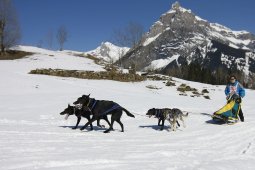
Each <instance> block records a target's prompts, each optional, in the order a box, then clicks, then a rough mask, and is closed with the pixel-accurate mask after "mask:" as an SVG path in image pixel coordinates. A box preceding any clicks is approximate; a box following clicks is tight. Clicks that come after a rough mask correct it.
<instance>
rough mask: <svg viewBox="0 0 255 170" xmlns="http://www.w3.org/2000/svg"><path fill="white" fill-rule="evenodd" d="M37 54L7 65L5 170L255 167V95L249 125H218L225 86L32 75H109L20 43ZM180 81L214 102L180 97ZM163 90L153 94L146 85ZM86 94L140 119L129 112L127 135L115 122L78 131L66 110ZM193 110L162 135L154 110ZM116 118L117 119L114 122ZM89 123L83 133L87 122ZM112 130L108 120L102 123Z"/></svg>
mask: <svg viewBox="0 0 255 170" xmlns="http://www.w3.org/2000/svg"><path fill="white" fill-rule="evenodd" d="M17 49H19V50H24V51H28V52H33V53H34V54H33V55H31V56H27V57H25V58H22V59H18V60H0V77H1V83H0V102H1V104H0V146H1V148H0V150H1V152H0V153H1V154H0V169H1V170H35V169H36V170H71V169H75V170H84V169H89V170H94V169H97V170H116V169H121V170H138V169H141V170H143V169H146V170H154V169H165V170H167V169H174V170H190V169H194V170H197V169H200V170H216V169H221V170H228V169H238V170H253V169H254V167H255V165H254V161H255V137H254V134H255V126H254V124H255V114H254V113H255V107H254V100H255V97H254V96H255V95H254V90H248V89H247V90H246V96H245V97H244V99H243V105H242V107H243V112H244V116H245V122H240V123H237V124H235V125H218V124H213V123H212V121H211V117H210V114H212V113H213V112H214V111H216V110H218V109H219V108H220V107H222V106H223V105H224V104H225V102H226V101H225V94H224V86H213V85H208V84H202V83H197V82H191V81H185V80H181V79H177V78H173V80H174V81H175V83H176V86H165V84H164V81H152V80H147V81H143V82H136V83H127V82H126V83H124V82H117V81H109V80H86V79H76V78H68V77H54V76H46V75H33V74H28V72H29V71H30V70H32V69H36V68H53V69H55V68H60V69H70V70H90V71H102V70H103V68H102V66H99V65H97V64H95V63H94V62H93V60H90V59H88V58H84V57H77V56H75V55H71V54H66V53H65V52H59V51H57V52H56V51H50V50H45V49H40V48H36V47H25V46H20V47H18V48H17ZM181 84H187V85H189V86H190V87H192V88H196V89H198V91H199V92H201V90H202V89H207V90H208V91H209V94H208V95H209V96H210V100H208V99H205V98H203V97H191V95H194V94H192V93H191V92H187V96H183V95H179V92H178V91H177V90H176V89H177V87H178V86H179V85H181ZM149 85H151V86H156V87H158V89H157V90H156V89H149V88H146V86H149ZM83 94H91V97H94V98H96V99H99V100H112V101H115V102H117V103H118V104H120V105H121V106H123V107H125V108H126V109H127V110H129V111H130V112H131V113H133V114H134V115H135V118H130V117H128V116H127V115H126V114H123V115H122V118H121V121H122V122H123V124H124V130H125V132H124V133H122V132H120V126H119V124H118V123H114V125H113V128H114V131H112V132H111V133H110V134H104V133H103V131H104V130H105V128H100V127H97V126H96V123H93V125H94V130H93V131H90V130H89V129H85V130H84V131H80V130H79V129H77V130H72V127H74V126H75V124H76V121H77V119H76V117H74V116H70V117H69V119H68V120H64V116H61V115H60V114H59V113H60V112H62V111H63V110H64V109H65V108H66V107H67V105H68V103H70V104H72V103H73V102H74V101H75V100H76V99H77V98H78V97H80V96H81V95H83ZM154 107H155V108H165V107H169V108H174V107H175V108H179V109H181V110H183V111H188V112H189V116H188V117H185V119H184V120H185V124H186V128H184V127H183V125H182V124H181V127H180V128H178V129H177V131H176V132H172V131H171V130H169V127H170V126H169V122H165V129H164V130H163V131H160V130H159V129H160V128H159V127H158V126H157V123H158V120H157V119H156V118H149V117H146V116H145V114H146V112H147V110H148V109H150V108H154ZM108 119H109V120H110V116H109V117H108ZM86 122H87V121H86V119H84V118H82V119H81V122H80V125H79V128H80V127H81V126H82V125H84V124H85V123H86ZM100 123H101V124H102V125H105V126H106V128H108V125H107V123H106V122H104V121H102V120H101V122H100Z"/></svg>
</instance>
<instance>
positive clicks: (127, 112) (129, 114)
mask: <svg viewBox="0 0 255 170" xmlns="http://www.w3.org/2000/svg"><path fill="white" fill-rule="evenodd" d="M122 110H124V111H125V112H126V114H127V115H128V116H130V117H135V116H134V115H133V114H131V113H130V112H129V111H128V110H127V109H125V108H123V107H122Z"/></svg>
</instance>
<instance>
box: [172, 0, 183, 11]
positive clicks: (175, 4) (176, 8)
mask: <svg viewBox="0 0 255 170" xmlns="http://www.w3.org/2000/svg"><path fill="white" fill-rule="evenodd" d="M180 6H181V5H180V3H179V2H178V1H176V2H175V3H173V4H172V9H174V10H179V8H180Z"/></svg>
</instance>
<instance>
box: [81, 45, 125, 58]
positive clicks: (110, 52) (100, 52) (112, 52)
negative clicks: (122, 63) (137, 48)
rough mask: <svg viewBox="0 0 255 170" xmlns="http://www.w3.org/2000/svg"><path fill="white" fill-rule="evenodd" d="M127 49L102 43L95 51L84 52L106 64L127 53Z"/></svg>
mask: <svg viewBox="0 0 255 170" xmlns="http://www.w3.org/2000/svg"><path fill="white" fill-rule="evenodd" d="M128 50H129V48H128V47H118V46H116V45H114V44H112V43H110V42H102V44H101V45H100V46H99V47H97V48H96V49H95V50H92V51H88V52H85V53H86V54H90V55H93V56H95V57H97V58H100V59H103V60H105V61H107V62H115V61H117V60H119V59H120V58H121V57H122V56H124V55H125V54H126V53H127V52H128Z"/></svg>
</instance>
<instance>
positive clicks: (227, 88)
mask: <svg viewBox="0 0 255 170" xmlns="http://www.w3.org/2000/svg"><path fill="white" fill-rule="evenodd" d="M229 92H230V90H229V86H228V85H227V86H226V88H225V95H226V96H228V95H229Z"/></svg>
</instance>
